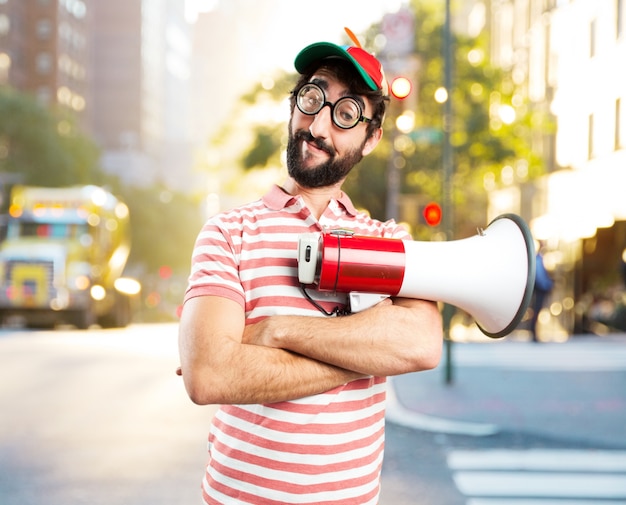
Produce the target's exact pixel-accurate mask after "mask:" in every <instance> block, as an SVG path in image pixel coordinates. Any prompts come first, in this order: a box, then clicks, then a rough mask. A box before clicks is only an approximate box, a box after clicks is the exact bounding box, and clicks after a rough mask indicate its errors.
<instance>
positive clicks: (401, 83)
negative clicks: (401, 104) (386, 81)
mask: <svg viewBox="0 0 626 505" xmlns="http://www.w3.org/2000/svg"><path fill="white" fill-rule="evenodd" d="M412 89H413V85H412V84H411V81H410V80H409V79H407V78H406V77H396V78H395V79H394V80H393V81H391V94H392V95H393V96H395V97H396V98H398V99H400V100H402V99H404V98H406V97H407V96H409V95H410V94H411V90H412Z"/></svg>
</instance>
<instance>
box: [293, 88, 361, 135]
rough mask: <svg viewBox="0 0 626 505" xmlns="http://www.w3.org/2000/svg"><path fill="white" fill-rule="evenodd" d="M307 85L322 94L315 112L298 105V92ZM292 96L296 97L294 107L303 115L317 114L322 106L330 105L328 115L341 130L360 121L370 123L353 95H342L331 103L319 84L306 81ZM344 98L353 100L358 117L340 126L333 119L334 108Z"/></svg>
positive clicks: (347, 128) (350, 127)
mask: <svg viewBox="0 0 626 505" xmlns="http://www.w3.org/2000/svg"><path fill="white" fill-rule="evenodd" d="M307 87H310V88H315V89H316V90H318V91H319V92H320V93H321V95H322V102H321V103H320V106H319V108H318V109H317V110H316V111H315V112H307V111H305V110H303V109H302V107H301V106H300V93H301V92H302V90H303V89H304V88H307ZM294 96H295V98H296V107H298V110H299V111H300V112H302V114H304V115H305V116H315V115H317V114H319V113H320V112H321V111H322V109H323V108H324V107H326V106H328V107H330V117H331V119H332V121H333V124H334V125H335V126H336V127H337V128H341V129H342V130H351V129H352V128H354V127H355V126H356V125H358V124H359V123H360V122H363V123H371V122H372V119H371V118H368V117H365V116H364V115H363V108H362V107H361V104H360V103H359V101H358V100H357V99H356V98H355V97H353V96H342V97H341V98H340V99H339V100H337V101H336V102H335V103H331V102H329V101H327V100H326V93H324V90H323V89H322V88H321V87H320V86H318V85H317V84H315V83H313V82H308V83H306V84H303V85H302V86H300V88H298V89H297V90H296V91H294ZM345 100H352V101H353V102H354V104H355V105H356V106H357V111H358V113H359V118H358V119H357V120H356V121H355V122H354V124H353V125H352V126H342V125H341V124H339V123H338V122H337V120H336V119H335V109H336V107H337V105H338V104H340V103H341V102H342V101H345Z"/></svg>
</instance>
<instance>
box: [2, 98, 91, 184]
mask: <svg viewBox="0 0 626 505" xmlns="http://www.w3.org/2000/svg"><path fill="white" fill-rule="evenodd" d="M98 156H99V153H98V150H97V148H96V146H95V144H94V143H93V142H92V141H91V140H90V139H88V138H87V137H86V136H84V135H83V134H82V133H81V132H80V131H79V129H78V127H77V125H76V124H75V121H74V120H73V118H72V117H71V116H69V114H66V113H64V112H62V111H61V110H48V109H46V108H44V107H43V106H41V105H39V104H38V103H37V102H36V101H35V100H34V99H33V98H32V97H30V96H29V95H27V94H24V93H20V92H18V91H15V90H13V89H11V88H8V87H0V173H9V174H15V175H16V176H17V177H19V178H20V180H21V182H23V183H25V184H36V185H40V186H50V187H58V186H67V185H72V184H88V183H94V184H98V183H100V182H101V181H102V178H103V177H102V174H101V172H100V171H99V170H98V167H97V161H98Z"/></svg>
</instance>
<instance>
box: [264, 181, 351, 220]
mask: <svg viewBox="0 0 626 505" xmlns="http://www.w3.org/2000/svg"><path fill="white" fill-rule="evenodd" d="M297 198H299V197H297V196H293V195H290V194H289V193H287V192H286V191H285V190H284V189H283V188H281V187H280V186H278V185H277V184H275V185H273V186H272V187H271V188H270V190H269V191H268V192H267V193H266V194H265V196H263V203H264V204H265V206H266V207H267V208H269V209H272V210H283V209H284V208H286V207H287V206H288V205H291V204H292V203H293V202H295V201H296V199H297ZM337 202H338V203H339V204H340V205H341V206H342V207H343V208H344V209H345V211H346V212H347V213H348V214H349V215H351V216H355V215H356V214H357V210H356V208H355V207H354V205H353V204H352V200H350V197H349V196H348V195H346V194H345V193H344V192H343V191H342V192H341V196H340V197H339V198H338V199H337Z"/></svg>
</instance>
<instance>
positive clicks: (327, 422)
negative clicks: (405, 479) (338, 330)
mask: <svg viewBox="0 0 626 505" xmlns="http://www.w3.org/2000/svg"><path fill="white" fill-rule="evenodd" d="M336 228H346V229H350V230H353V231H354V232H355V233H358V234H360V235H368V236H376V237H393V238H401V239H410V236H409V235H408V233H407V231H406V230H405V229H404V228H402V227H400V226H399V225H397V224H396V223H395V222H393V221H388V222H385V223H383V222H380V221H377V220H375V219H372V218H370V217H369V215H368V214H367V213H365V212H359V211H357V210H356V209H355V208H354V206H353V204H352V202H351V201H350V199H349V198H348V197H347V196H346V195H345V194H342V197H341V198H339V199H338V200H331V202H330V203H329V205H328V208H327V209H326V211H325V212H324V214H323V215H322V216H321V218H320V220H319V221H318V220H316V219H315V217H314V216H313V215H312V214H311V213H310V212H309V210H308V209H307V207H306V205H305V204H304V201H303V200H302V197H301V196H291V195H289V194H287V193H286V192H285V191H283V190H282V189H281V188H280V187H278V186H274V187H273V188H272V189H271V190H270V191H269V192H268V193H267V194H266V195H265V196H264V197H263V198H262V199H261V200H258V201H256V202H253V203H251V204H248V205H246V206H243V207H239V208H237V209H234V210H231V211H227V212H223V213H221V214H218V215H216V216H214V217H212V218H211V219H209V220H208V221H207V223H206V224H205V225H204V226H203V228H202V230H201V232H200V234H199V235H198V238H197V241H196V244H195V247H194V251H193V258H192V270H191V275H190V278H189V285H188V288H187V292H186V294H185V300H188V299H190V298H193V297H196V296H206V295H214V296H223V297H226V298H229V299H231V300H234V301H236V302H238V303H240V304H241V305H242V307H243V308H244V310H245V316H246V324H251V323H254V322H257V321H260V320H262V319H263V318H265V317H268V316H272V315H306V316H312V317H325V316H324V315H323V314H322V313H321V312H320V311H319V310H318V309H317V308H315V307H314V306H313V305H312V304H311V302H310V301H308V300H307V299H306V298H305V297H304V296H303V294H302V292H301V290H300V286H299V283H298V274H297V270H298V268H297V258H296V257H297V247H298V237H299V235H300V234H302V233H312V232H320V231H322V230H324V229H336ZM309 293H310V295H311V296H312V297H313V298H314V299H315V300H316V302H317V303H319V304H320V305H322V306H323V307H324V308H325V309H326V310H327V311H331V310H332V309H333V308H335V307H336V306H337V305H341V306H343V305H345V303H346V296H345V295H343V294H332V293H320V292H316V291H314V290H310V291H309ZM338 338H341V336H338ZM384 405H385V378H384V377H369V378H366V379H360V380H355V381H353V382H349V383H347V384H344V385H343V386H340V387H337V388H335V389H332V390H330V391H327V392H326V393H324V394H318V395H314V396H310V397H306V398H300V399H298V400H292V401H285V402H280V403H274V404H264V405H224V406H221V407H220V409H219V410H218V411H217V413H216V415H215V416H214V418H213V420H212V422H211V427H210V431H209V444H208V445H209V462H208V465H207V469H206V472H205V476H204V479H203V483H202V488H203V496H204V500H205V503H207V504H211V505H212V504H228V505H230V504H237V503H248V504H254V505H279V504H331V503H332V504H334V505H348V504H350V505H366V504H372V505H373V504H376V503H377V501H378V494H379V481H380V471H381V466H382V459H383V447H384Z"/></svg>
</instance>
